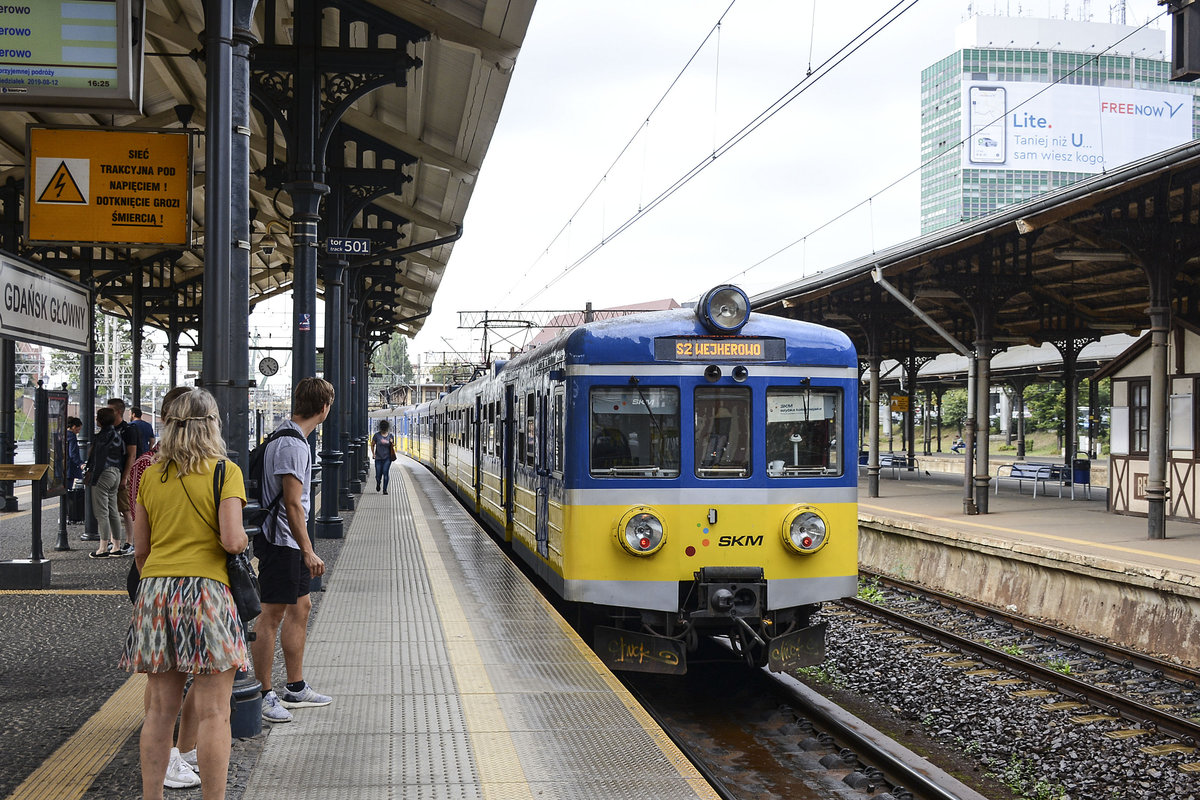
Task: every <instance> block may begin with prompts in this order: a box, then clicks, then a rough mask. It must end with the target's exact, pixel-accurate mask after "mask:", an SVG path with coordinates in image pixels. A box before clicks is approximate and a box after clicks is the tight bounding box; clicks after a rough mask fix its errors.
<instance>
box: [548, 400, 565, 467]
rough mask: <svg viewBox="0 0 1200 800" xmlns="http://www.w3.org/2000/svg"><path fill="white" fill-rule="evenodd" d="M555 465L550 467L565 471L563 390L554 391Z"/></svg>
mask: <svg viewBox="0 0 1200 800" xmlns="http://www.w3.org/2000/svg"><path fill="white" fill-rule="evenodd" d="M552 430H553V431H554V451H553V452H554V455H553V459H554V463H553V464H552V465H551V466H550V468H551V469H553V470H555V471H556V472H562V471H563V439H564V430H563V390H562V388H561V387H560V388H558V389H555V390H554V427H553V428H552Z"/></svg>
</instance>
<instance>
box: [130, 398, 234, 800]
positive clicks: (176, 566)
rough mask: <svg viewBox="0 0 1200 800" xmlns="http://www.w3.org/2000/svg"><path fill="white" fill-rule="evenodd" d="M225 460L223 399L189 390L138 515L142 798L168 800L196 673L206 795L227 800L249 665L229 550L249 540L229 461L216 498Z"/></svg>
mask: <svg viewBox="0 0 1200 800" xmlns="http://www.w3.org/2000/svg"><path fill="white" fill-rule="evenodd" d="M224 458H225V442H224V441H223V440H222V439H221V429H220V421H219V417H218V414H217V403H216V400H214V399H213V396H212V395H211V394H209V393H208V392H206V391H204V390H203V389H193V390H192V391H190V392H188V393H187V394H184V395H181V396H180V397H179V398H178V399H176V400H175V402H174V403H173V404H172V405H171V407H170V411H169V414H168V415H167V417H166V418H165V419H164V420H163V426H162V441H161V444H160V447H159V450H158V453H157V455H156V456H155V459H154V462H153V463H152V464H151V465H150V466H149V467H148V468H147V469H146V471H145V472H144V473H143V474H142V480H141V485H140V486H139V487H138V496H137V507H136V508H137V512H136V515H135V517H134V526H133V539H134V558H135V560H136V561H137V564H138V567H139V568H140V569H141V576H142V580H141V583H140V584H139V586H138V595H137V602H136V603H135V605H134V609H133V620H132V622H131V623H130V625H129V634H128V636H127V637H126V640H125V651H124V654H123V655H122V657H121V666H122V668H124V669H126V670H128V671H130V672H145V673H147V678H148V680H147V683H146V720H145V722H144V724H143V725H142V736H141V759H142V794H143V798H144V800H161V799H162V796H163V776H164V775H166V771H167V762H168V759H169V758H170V752H171V741H172V733H173V729H174V727H175V717H176V716H177V715H178V714H179V708H180V705H181V704H182V701H183V687H184V684H185V683H186V681H187V678H188V675H192V676H194V680H193V683H192V689H191V692H192V693H193V694H194V695H195V703H196V715H197V717H198V718H199V720H200V735H199V738H198V740H197V756H198V760H199V763H200V777H201V779H202V786H201V790H202V792H203V796H204V798H205V800H222V799H223V798H224V797H225V782H226V776H227V773H228V771H229V751H230V731H229V697H230V695H231V693H232V691H233V678H234V673H235V672H236V671H237V670H238V669H239V668H240V669H249V658H248V657H247V650H246V637H245V631H244V629H243V627H242V623H241V620H240V619H239V618H238V614H237V607H236V606H235V605H234V602H233V595H232V594H230V592H229V574H228V571H227V570H226V568H225V557H226V554H227V553H240V552H242V551H243V550H245V549H246V546H247V544H248V541H247V538H246V531H245V530H244V529H243V527H242V506H244V505H245V503H246V489H245V484H244V483H243V481H242V472H241V470H240V469H238V466H237V465H236V464H234V463H233V462H229V461H227V462H225V480H224V483H223V485H222V486H221V488H220V498H221V500H220V505H219V507H218V506H217V504H216V501H215V498H214V491H213V482H214V481H213V476H214V473H215V471H216V466H217V462H218V461H222V460H224Z"/></svg>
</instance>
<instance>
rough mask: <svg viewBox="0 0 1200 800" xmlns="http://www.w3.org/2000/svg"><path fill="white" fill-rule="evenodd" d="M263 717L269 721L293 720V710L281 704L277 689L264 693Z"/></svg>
mask: <svg viewBox="0 0 1200 800" xmlns="http://www.w3.org/2000/svg"><path fill="white" fill-rule="evenodd" d="M262 718H263V719H265V720H266V721H267V722H291V721H292V712H290V711H288V710H287V709H286V708H284V707H283V706H281V705H280V704H279V696H278V695H277V694H275V690H273V689H272V690H271V691H269V692H267V693H266V694H265V695H263V699H262Z"/></svg>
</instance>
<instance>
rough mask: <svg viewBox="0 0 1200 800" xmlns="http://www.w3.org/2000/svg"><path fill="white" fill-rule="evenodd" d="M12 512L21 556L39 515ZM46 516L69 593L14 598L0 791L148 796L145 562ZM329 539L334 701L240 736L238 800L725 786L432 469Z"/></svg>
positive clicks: (323, 621)
mask: <svg viewBox="0 0 1200 800" xmlns="http://www.w3.org/2000/svg"><path fill="white" fill-rule="evenodd" d="M47 510H48V509H47ZM47 516H48V517H49V516H51V515H50V514H47ZM5 517H9V518H10V519H6V518H4V517H0V557H5V558H12V557H15V556H14V555H13V551H14V549H15V550H16V551H17V553H18V554H19V553H20V551H21V550H22V548H27V547H28V536H29V534H28V518H27V516H26V514H25V512H18V513H17V514H10V515H5ZM14 526H15V527H14ZM43 528H44V529H45V531H46V533H45V534H44V537H43V539H44V543H45V548H46V552H47V554H48V556H49V557H50V558H51V559H52V560H53V562H54V573H53V579H52V582H53V586H54V588H52V589H50V590H45V591H6V592H0V642H2V643H3V644H2V645H0V707H2V708H3V709H4V715H5V718H4V720H3V722H2V723H0V752H3V753H4V758H3V759H0V798H3V799H4V800H35V799H37V800H41V799H42V798H45V800H50V799H51V798H53V800H73V798H87V799H88V800H102V799H103V800H108V798H131V797H137V796H139V795H140V771H139V759H138V748H137V741H138V732H139V728H140V724H141V719H142V690H143V687H144V677H143V676H137V675H135V676H129V675H127V674H125V673H122V672H120V671H119V670H117V667H116V665H117V661H118V658H119V654H120V648H121V644H122V642H123V639H124V634H125V629H126V627H127V625H128V621H129V615H130V606H129V601H128V599H127V598H126V597H125V591H124V588H123V587H124V576H125V571H126V570H127V569H128V559H123V558H122V559H115V558H114V559H107V560H101V561H90V560H89V559H88V558H87V553H88V552H89V550H90V545H89V543H87V542H80V541H78V533H79V531H80V530H81V527H80V526H72V533H71V536H72V539H73V540H72V547H73V549H72V551H70V552H67V553H55V552H54V550H53V545H54V542H55V535H54V531H55V530H57V523H56V521H55V522H54V524H51V521H50V520H49V519H47V520H46V521H45V523H44V525H43ZM315 544H316V548H317V552H318V554H319V555H321V556H322V558H324V559H326V562H327V564H328V565H329V572H328V573H327V579H326V580H325V582H324V591H321V592H317V593H315V594H314V616H313V619H312V621H311V625H310V630H309V636H308V647H307V651H306V653H307V654H306V658H305V677H306V678H307V679H308V680H310V681H311V682H312V684H313V685H314V686H315V687H316V688H318V689H319V690H320V691H322V692H324V693H327V694H330V695H332V696H333V697H334V702H333V703H332V704H331V705H330V706H327V707H324V708H305V709H297V710H295V711H294V712H293V713H294V720H293V721H292V722H290V723H286V724H280V725H275V726H272V725H270V724H269V723H265V722H264V723H263V728H264V730H263V734H262V735H260V736H256V737H253V738H251V739H246V740H235V741H234V750H233V755H232V758H231V769H230V781H229V789H228V793H227V797H228V798H231V800H238V798H243V797H245V798H257V797H286V798H293V799H295V800H303V799H304V798H321V800H330V799H331V798H350V797H353V798H356V800H358V798H365V799H366V800H373V799H374V798H379V799H380V800H382V799H383V798H401V797H403V798H533V797H537V798H562V800H567V799H568V798H631V799H632V798H645V797H655V798H715V797H717V795H716V793H715V792H714V790H713V789H712V788H711V787H710V786H709V785H708V784H707V783H706V782H705V781H704V779H703V778H702V777H701V776H700V774H699V773H698V772H697V771H696V770H695V769H694V768H693V767H692V765H691V764H690V763H689V762H688V761H687V759H686V758H684V757H683V755H682V754H681V753H680V752H679V751H678V750H677V749H676V748H675V746H674V745H673V744H672V743H671V741H670V740H669V739H668V738H667V736H666V734H664V733H663V732H662V730H661V729H660V728H659V727H658V726H657V725H656V724H655V723H654V722H653V721H652V720H651V719H650V718H649V716H648V715H646V713H645V712H644V711H643V710H642V709H641V708H640V706H638V704H637V703H636V702H635V701H634V699H633V698H632V696H631V695H629V693H628V692H627V691H626V690H625V689H624V687H623V686H622V685H621V684H620V683H619V682H618V681H617V680H616V678H614V677H613V675H612V674H611V673H610V672H609V671H608V669H607V668H606V667H605V666H604V665H603V664H602V663H601V662H600V660H599V659H598V658H596V656H595V655H594V654H593V653H592V652H591V650H590V649H589V648H588V647H587V646H586V645H585V644H584V643H583V641H582V640H580V639H579V638H578V637H577V636H576V634H575V633H574V631H573V630H572V629H571V628H570V627H569V626H568V625H567V624H566V622H565V621H564V620H563V619H562V618H561V617H560V616H559V615H558V613H557V612H556V611H555V610H554V609H553V607H552V606H551V605H550V604H549V603H548V602H547V601H546V600H545V599H544V598H542V597H541V596H540V595H539V594H538V592H537V591H536V589H535V588H534V587H533V586H532V585H531V584H530V583H529V582H528V581H527V580H526V578H525V577H524V576H523V575H522V574H521V572H520V571H519V570H518V569H517V568H516V567H515V566H514V565H513V564H512V563H511V562H510V561H509V560H508V559H507V558H506V557H505V555H504V554H503V553H502V552H501V550H500V548H499V547H498V546H497V545H496V543H495V542H494V541H493V540H492V539H491V538H489V537H488V536H487V534H486V533H485V532H484V531H483V530H482V529H480V528H479V526H478V525H477V524H476V523H475V522H474V521H473V520H472V519H471V517H470V516H469V515H467V514H466V513H465V512H464V511H463V510H462V508H461V507H460V506H459V505H458V504H457V503H456V502H455V501H454V499H453V498H452V497H451V495H450V494H449V492H447V491H446V489H445V488H444V487H443V486H442V485H441V484H440V483H438V481H437V480H436V479H435V478H433V477H432V476H431V475H430V474H429V473H427V472H426V471H425V470H424V468H422V467H420V466H419V465H416V464H414V463H412V462H409V461H407V460H406V459H403V458H402V459H400V460H399V461H397V462H396V463H395V465H394V466H393V470H392V482H391V492H390V493H389V494H388V495H383V494H381V493H376V492H374V491H370V490H368V491H367V492H366V493H364V494H363V495H362V496H361V498H360V502H359V505H358V507H357V509H355V510H354V511H353V512H350V513H349V519H348V524H347V525H346V535H345V538H344V539H340V540H325V539H318V540H316V543H315ZM25 552H26V553H27V552H28V551H27V549H25ZM17 557H19V555H18V556H17ZM282 663H283V661H282V657H281V656H280V655H278V654H277V656H276V674H275V676H274V681H275V682H276V683H277V684H280V683H281V682H282V681H283V675H282ZM167 796H168V797H169V798H175V799H177V800H199V798H200V790H199V789H186V790H170V791H168V793H167Z"/></svg>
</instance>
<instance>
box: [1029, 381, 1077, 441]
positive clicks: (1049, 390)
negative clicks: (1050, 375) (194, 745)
mask: <svg viewBox="0 0 1200 800" xmlns="http://www.w3.org/2000/svg"><path fill="white" fill-rule="evenodd" d="M1066 407H1067V393H1066V391H1065V390H1064V389H1063V384H1062V381H1050V382H1048V383H1035V384H1033V385H1032V386H1030V387H1028V388H1027V389H1025V409H1026V410H1027V411H1028V412H1029V423H1028V428H1029V429H1030V430H1035V431H1058V430H1060V429H1061V428H1062V423H1063V419H1064V418H1065V413H1064V411H1065V409H1066Z"/></svg>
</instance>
